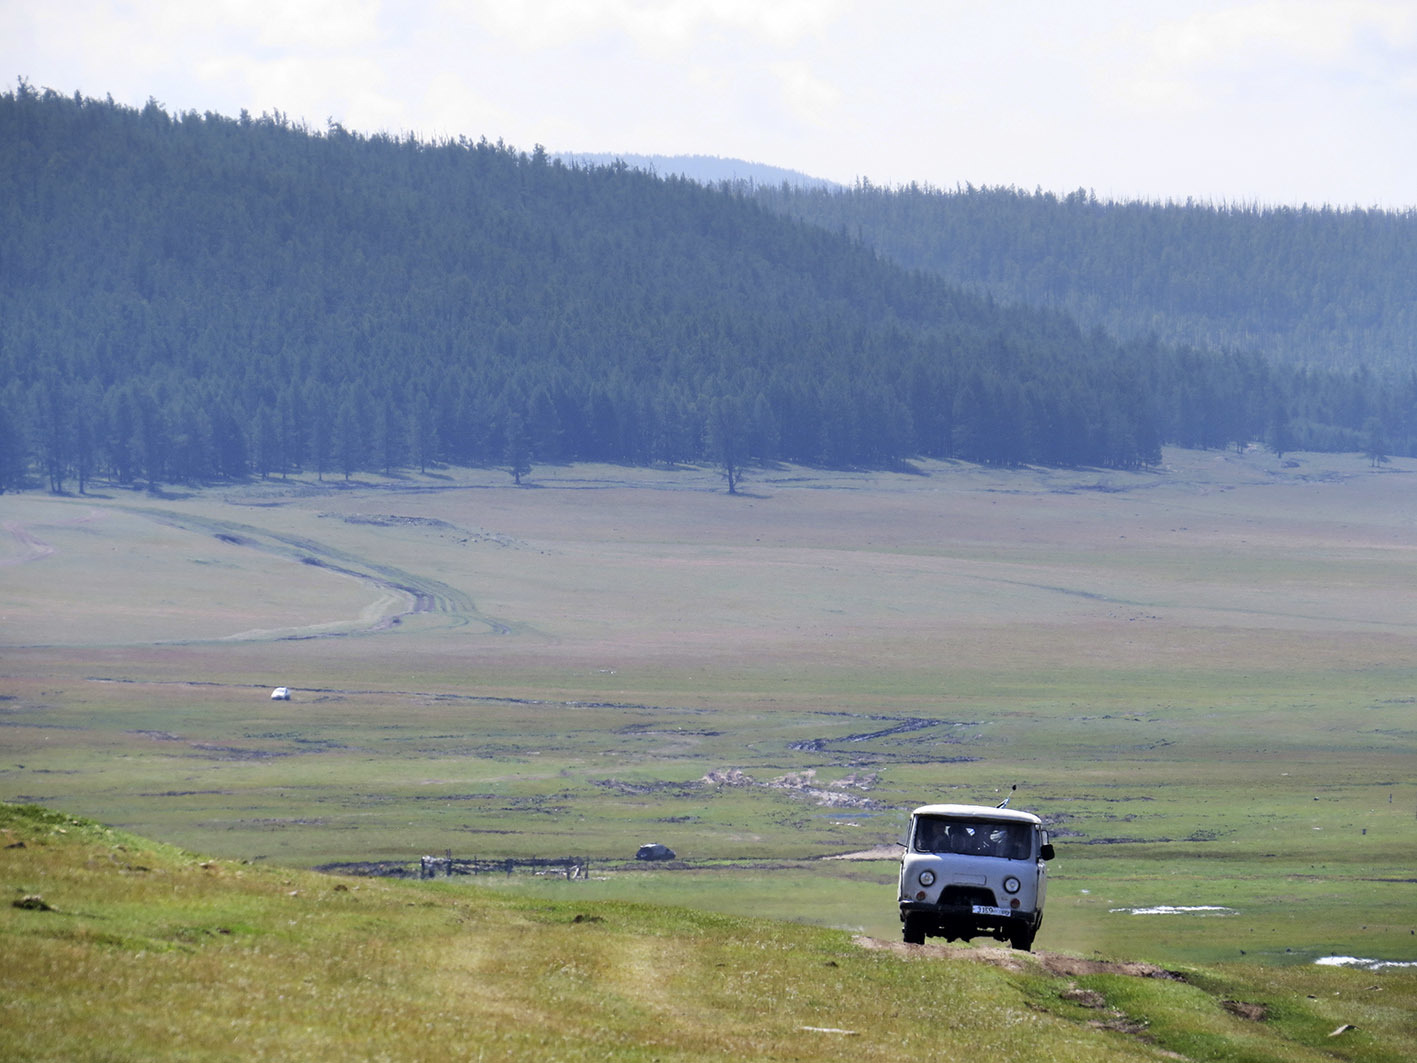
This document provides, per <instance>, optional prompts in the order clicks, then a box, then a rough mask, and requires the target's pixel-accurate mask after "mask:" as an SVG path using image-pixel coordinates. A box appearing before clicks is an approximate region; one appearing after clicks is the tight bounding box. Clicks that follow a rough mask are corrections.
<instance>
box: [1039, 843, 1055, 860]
mask: <svg viewBox="0 0 1417 1063" xmlns="http://www.w3.org/2000/svg"><path fill="white" fill-rule="evenodd" d="M1038 858H1039V859H1040V860H1051V859H1053V843H1052V842H1044V843H1043V844H1042V845H1041V846H1040V847H1039V849H1038Z"/></svg>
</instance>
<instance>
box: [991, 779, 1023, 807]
mask: <svg viewBox="0 0 1417 1063" xmlns="http://www.w3.org/2000/svg"><path fill="white" fill-rule="evenodd" d="M1017 789H1018V783H1014V784H1013V785H1012V786H1010V787H1009V796H1008V797H1006V798H1004V799H1003V800H1002V801H1000V802H999V803H998V804H997V805H996V806H995V807H996V808H1008V807H1009V802H1010V801H1012V800H1013V796H1014V791H1015V790H1017Z"/></svg>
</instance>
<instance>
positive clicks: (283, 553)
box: [126, 508, 516, 642]
mask: <svg viewBox="0 0 1417 1063" xmlns="http://www.w3.org/2000/svg"><path fill="white" fill-rule="evenodd" d="M126 511H127V512H130V513H133V514H135V515H137V516H141V517H145V518H147V519H148V520H152V521H154V522H155V523H158V524H162V525H164V526H166V527H169V528H175V529H177V530H178V531H183V532H189V533H192V534H196V535H209V536H211V537H212V538H215V539H218V540H220V541H221V542H224V543H226V544H228V545H230V546H237V547H241V548H245V549H251V550H256V551H259V552H261V553H265V554H270V555H273V556H275V557H282V558H286V559H287V560H291V561H296V562H299V563H300V564H303V565H309V566H311V567H313V568H318V569H323V570H325V571H329V572H333V573H336V574H338V575H342V576H349V577H351V578H353V579H357V580H359V581H361V582H363V583H367V584H369V585H370V586H372V587H375V588H377V589H378V590H379V591H381V592H383V593H385V594H392V595H396V596H398V597H399V598H402V599H403V601H404V603H405V605H406V608H404V609H402V610H400V611H398V612H395V613H384V612H383V611H382V610H379V614H380V615H379V616H378V618H377V619H372V620H371V622H370V623H369V624H368V626H366V627H363V628H356V629H353V630H345V631H329V630H326V628H327V627H328V625H324V624H315V625H309V626H306V627H303V628H294V629H291V628H284V629H277V630H275V631H267V632H247V633H244V634H243V635H240V636H235V638H237V639H240V640H243V641H261V640H266V641H290V640H299V639H315V638H341V637H348V636H352V635H365V634H373V633H377V632H381V631H388V630H390V629H392V628H394V627H395V626H396V625H397V624H399V623H400V622H402V620H403V619H404V618H405V617H409V616H420V617H427V618H436V619H439V620H441V621H442V624H441V626H443V627H463V626H466V625H468V624H481V625H483V626H485V627H486V628H487V630H488V631H489V632H490V633H491V634H494V635H510V634H512V633H513V632H514V631H515V630H516V628H515V627H514V626H513V625H512V624H509V623H507V622H505V621H502V620H499V619H497V618H495V617H490V616H487V615H485V614H483V613H482V612H480V611H479V610H478V608H477V605H476V603H475V602H474V601H473V599H472V596H471V595H469V594H467V593H466V592H465V591H461V590H459V589H458V588H456V587H453V586H451V585H450V584H447V583H443V582H442V581H441V580H436V579H431V578H429V577H427V576H421V575H418V574H416V573H413V572H409V571H407V570H405V569H401V568H397V567H395V566H393V565H387V564H384V563H382V562H378V561H374V560H371V559H369V558H367V557H361V556H359V555H357V554H353V553H351V552H349V551H347V550H341V549H339V548H337V547H334V546H330V545H329V544H327V543H322V542H318V541H317V540H314V539H309V538H305V537H304V536H297V535H288V534H283V533H278V532H272V531H269V530H266V529H264V528H257V527H254V526H252V525H249V524H241V523H238V522H236V521H228V520H217V519H215V518H212V517H198V516H193V515H190V514H183V513H174V512H171V511H169V510H149V509H136V508H134V509H127V510H126ZM232 638H233V636H227V637H226V638H220V639H196V640H192V641H195V642H228V641H231V640H232ZM183 641H186V640H183Z"/></svg>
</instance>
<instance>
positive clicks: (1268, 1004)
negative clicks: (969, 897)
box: [0, 805, 1417, 1063]
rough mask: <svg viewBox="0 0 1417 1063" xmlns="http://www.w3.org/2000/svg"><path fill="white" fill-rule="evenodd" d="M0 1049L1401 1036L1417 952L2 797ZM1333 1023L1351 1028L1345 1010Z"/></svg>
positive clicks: (515, 1052) (552, 1048) (377, 1051)
mask: <svg viewBox="0 0 1417 1063" xmlns="http://www.w3.org/2000/svg"><path fill="white" fill-rule="evenodd" d="M0 838H3V842H4V848H3V849H0V883H3V887H4V889H5V890H6V892H7V894H8V896H9V898H10V900H11V902H12V903H10V904H8V905H7V906H6V907H5V908H3V909H0V1057H3V1058H4V1059H6V1060H33V1061H39V1060H56V1061H57V1060H65V1061H86V1060H106V1061H112V1060H144V1061H150V1060H169V1059H170V1060H183V1061H194V1060H226V1059H238V1058H239V1059H243V1060H263V1059H272V1060H277V1059H278V1060H304V1059H311V1060H316V1059H320V1060H322V1059H358V1060H365V1059H368V1060H374V1059H382V1060H438V1061H446V1060H450V1059H451V1060H475V1059H499V1060H521V1059H526V1060H547V1059H555V1060H577V1059H587V1060H589V1059H596V1060H604V1059H617V1060H619V1059H623V1060H704V1059H736V1060H789V1059H803V1060H807V1059H810V1060H836V1059H843V1060H898V1059H902V1058H912V1059H933V1060H977V1059H981V1058H996V1059H1008V1060H1011V1061H1018V1063H1025V1061H1031V1060H1064V1059H1065V1060H1068V1061H1069V1063H1078V1061H1092V1060H1097V1061H1103V1060H1154V1059H1162V1058H1177V1057H1178V1056H1179V1057H1180V1058H1187V1059H1194V1060H1222V1059H1223V1060H1241V1059H1243V1060H1250V1061H1262V1060H1296V1061H1297V1060H1320V1059H1327V1060H1333V1059H1340V1060H1345V1059H1346V1060H1368V1061H1377V1060H1399V1059H1403V1058H1406V1049H1407V1047H1408V1043H1407V1035H1408V1031H1409V1029H1410V1018H1411V1014H1412V1006H1413V1003H1414V998H1417V974H1411V973H1407V974H1399V973H1385V974H1382V975H1374V974H1372V973H1371V972H1361V971H1350V970H1341V969H1323V968H1314V967H1306V968H1291V969H1288V970H1283V971H1276V970H1272V969H1256V968H1212V969H1206V968H1198V967H1190V968H1186V969H1183V970H1178V971H1164V970H1162V969H1160V968H1156V967H1150V966H1147V965H1144V964H1126V963H1111V962H1104V961H1102V960H1098V959H1096V958H1089V959H1087V960H1083V959H1081V958H1069V957H1064V956H1056V955H1044V956H1040V957H1029V956H1025V955H1023V954H1016V953H1011V952H1009V951H1008V950H1003V949H987V950H985V949H975V950H967V949H959V948H946V947H941V946H929V947H923V948H906V947H905V946H896V945H891V946H887V945H885V944H884V943H880V942H875V941H872V940H870V939H866V938H861V937H854V936H853V935H851V934H849V933H847V932H844V931H836V930H825V929H820V928H811V927H804V926H798V925H790V924H784V923H777V922H771V921H767V920H761V919H751V918H742V917H728V916H719V915H709V914H704V913H697V912H692V911H689V910H686V909H679V908H667V907H661V906H655V905H642V904H631V903H606V902H582V903H574V902H549V901H546V900H543V899H535V898H527V897H522V896H517V895H514V894H511V893H507V892H497V893H493V892H488V891H486V890H483V889H479V888H476V887H472V886H464V885H457V886H449V885H442V884H438V885H430V884H423V883H417V884H415V883H398V882H390V881H382V880H380V881H372V880H351V879H342V878H336V877H333V876H322V875H317V874H312V873H308V872H297V871H290V870H283V869H275V868H260V867H255V866H252V865H250V864H246V863H241V862H235V861H223V860H213V859H208V858H204V857H202V856H199V855H196V854H193V853H189V852H185V851H182V850H179V849H175V848H172V847H170V846H163V845H158V844H155V843H153V842H149V841H146V840H144V839H141V838H138V837H135V836H133V835H131V834H127V833H124V832H120V831H115V830H112V829H110V828H107V827H104V826H102V825H100V824H97V823H94V822H92V821H88V820H83V819H78V818H75V817H72V816H68V815H63V814H60V813H55V812H51V811H48V810H45V809H41V808H38V807H35V806H14V805H0ZM1341 1026H1352V1027H1354V1028H1353V1029H1350V1030H1347V1031H1345V1032H1344V1033H1341V1034H1338V1035H1336V1036H1331V1034H1332V1032H1333V1031H1334V1030H1336V1029H1338V1028H1339V1027H1341Z"/></svg>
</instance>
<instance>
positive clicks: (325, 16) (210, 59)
mask: <svg viewBox="0 0 1417 1063" xmlns="http://www.w3.org/2000/svg"><path fill="white" fill-rule="evenodd" d="M0 74H3V75H4V76H5V78H6V80H7V82H8V85H7V86H6V88H7V89H12V88H13V87H14V85H15V83H16V79H17V78H19V77H24V78H26V79H27V80H28V81H29V82H30V84H31V85H33V86H34V87H35V88H40V89H43V88H52V89H55V90H56V91H59V92H61V93H64V94H66V95H71V94H73V93H74V92H76V91H78V92H81V93H82V94H84V95H85V96H95V97H99V98H102V97H104V96H108V95H111V96H112V97H113V98H114V99H115V100H117V101H118V102H120V103H125V104H131V105H135V106H140V105H142V104H143V103H144V102H145V101H146V100H147V99H148V98H149V97H153V98H155V99H156V100H158V102H159V103H161V104H163V105H164V106H165V107H166V108H167V109H168V110H169V111H171V112H184V111H189V110H195V111H199V112H205V111H214V112H217V113H219V114H223V115H229V116H235V115H237V114H239V113H240V111H241V109H242V108H245V109H246V110H248V111H250V112H251V113H252V114H253V115H259V114H261V113H263V112H268V111H274V110H279V111H281V112H283V113H284V114H286V115H287V116H288V117H289V118H291V119H292V120H295V121H301V120H303V121H305V122H306V123H308V125H309V126H310V127H311V128H312V129H317V130H321V129H324V128H325V124H326V121H327V120H328V119H331V118H333V119H335V120H336V121H338V122H340V123H342V124H343V125H344V126H346V127H348V128H350V129H356V130H361V131H364V132H376V131H380V130H384V131H388V132H392V133H398V134H402V133H407V132H412V133H415V134H417V135H419V136H420V137H425V138H429V137H443V136H453V137H456V136H463V135H466V136H468V137H471V138H472V139H474V140H475V139H477V138H479V137H482V136H486V137H487V138H488V139H490V140H497V139H502V140H504V141H506V142H507V143H508V144H511V145H513V146H514V147H517V148H520V149H523V150H527V151H529V150H531V148H532V147H533V146H534V145H536V144H538V143H539V144H543V145H545V146H546V147H547V148H548V149H549V150H551V151H579V152H627V153H640V154H665V155H675V154H704V155H719V156H724V157H732V158H741V159H747V160H750V161H755V162H763V163H770V164H773V165H777V166H785V167H789V168H791V169H796V170H801V171H803V172H805V173H808V174H812V175H814V176H818V177H826V178H831V179H833V180H836V181H841V182H848V183H849V182H852V181H854V180H855V179H857V178H858V177H867V178H869V179H870V180H871V181H873V182H875V183H877V184H886V185H891V184H897V183H904V182H909V181H920V182H922V183H925V182H929V183H930V184H933V185H936V186H943V187H953V186H954V185H956V184H963V183H965V182H970V183H973V184H976V185H981V184H987V185H1000V184H1003V185H1015V186H1018V187H1020V188H1024V189H1030V190H1031V189H1033V188H1034V187H1035V186H1042V187H1043V188H1046V189H1051V190H1054V191H1060V192H1063V191H1069V190H1071V189H1074V188H1078V187H1084V188H1089V189H1092V190H1095V191H1096V193H1097V194H1098V195H1099V196H1102V197H1108V198H1148V199H1165V198H1174V199H1184V198H1185V197H1187V196H1194V197H1196V198H1198V199H1205V200H1211V201H1225V202H1244V203H1250V202H1258V203H1262V204H1273V203H1303V202H1307V203H1312V204H1317V203H1332V204H1336V205H1341V206H1384V207H1407V206H1414V205H1417V0H960V2H957V0H932V2H914V0H406V2H402V3H395V2H393V0H126V2H120V0H108V2H103V0H45V2H39V0H0Z"/></svg>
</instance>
